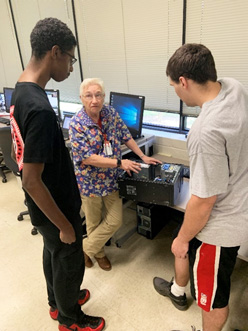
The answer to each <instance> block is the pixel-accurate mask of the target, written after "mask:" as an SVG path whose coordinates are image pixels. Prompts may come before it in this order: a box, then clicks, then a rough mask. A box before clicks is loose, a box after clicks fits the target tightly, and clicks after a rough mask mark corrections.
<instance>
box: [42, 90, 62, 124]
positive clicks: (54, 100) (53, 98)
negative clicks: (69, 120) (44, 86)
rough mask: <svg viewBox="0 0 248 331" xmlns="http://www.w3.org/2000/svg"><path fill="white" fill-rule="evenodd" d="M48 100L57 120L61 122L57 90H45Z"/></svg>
mask: <svg viewBox="0 0 248 331" xmlns="http://www.w3.org/2000/svg"><path fill="white" fill-rule="evenodd" d="M45 92H46V94H47V97H48V100H49V102H50V104H51V106H52V107H53V109H54V111H55V113H56V115H57V117H58V120H59V121H61V120H62V118H61V113H60V107H59V90H45Z"/></svg>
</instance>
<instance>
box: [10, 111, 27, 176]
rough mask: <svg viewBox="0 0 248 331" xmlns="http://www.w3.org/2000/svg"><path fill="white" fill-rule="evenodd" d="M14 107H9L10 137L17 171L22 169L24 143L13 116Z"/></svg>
mask: <svg viewBox="0 0 248 331" xmlns="http://www.w3.org/2000/svg"><path fill="white" fill-rule="evenodd" d="M14 109H15V106H11V107H10V125H11V135H12V141H13V146H14V151H15V156H16V162H17V165H18V168H19V171H21V170H22V168H23V155H24V142H23V139H22V135H21V132H20V129H19V126H18V124H17V123H16V120H15V118H14V116H13V114H14Z"/></svg>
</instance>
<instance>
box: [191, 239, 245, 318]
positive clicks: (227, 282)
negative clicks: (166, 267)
mask: <svg viewBox="0 0 248 331" xmlns="http://www.w3.org/2000/svg"><path fill="white" fill-rule="evenodd" d="M239 247H240V246H236V247H220V246H214V245H209V244H206V243H203V242H201V241H200V240H198V239H196V238H194V239H192V240H191V241H190V244H189V263H190V283H191V294H192V296H193V297H194V298H195V300H196V302H197V304H198V306H199V307H201V308H202V309H203V310H205V311H207V312H208V311H210V310H212V309H214V308H224V307H226V306H227V305H228V301H229V296H230V288H231V274H232V272H233V269H234V266H235V262H236V258H237V254H238V250H239Z"/></svg>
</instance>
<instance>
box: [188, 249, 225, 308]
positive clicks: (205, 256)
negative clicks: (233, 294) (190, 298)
mask: <svg viewBox="0 0 248 331" xmlns="http://www.w3.org/2000/svg"><path fill="white" fill-rule="evenodd" d="M219 256H220V249H219V248H218V247H216V246H214V245H209V244H204V243H203V244H202V245H201V246H200V247H199V249H198V251H197V255H196V260H195V266H194V274H195V277H196V278H197V280H196V279H195V280H196V281H195V289H196V301H197V304H198V306H199V307H201V308H202V309H204V310H205V311H210V310H212V309H213V308H212V304H213V301H214V297H215V292H216V289H217V275H218V266H219ZM216 268H217V269H216Z"/></svg>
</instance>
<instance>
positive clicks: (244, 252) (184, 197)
mask: <svg viewBox="0 0 248 331" xmlns="http://www.w3.org/2000/svg"><path fill="white" fill-rule="evenodd" d="M153 157H155V158H156V159H158V160H160V161H162V162H167V163H177V164H184V165H186V166H189V162H188V161H187V160H181V159H177V158H173V157H170V156H168V155H164V154H159V153H158V154H154V155H153ZM189 199H190V184H189V179H188V178H183V184H182V186H181V192H180V194H179V195H178V197H177V199H176V201H175V204H174V205H173V206H168V207H170V208H172V209H176V210H179V211H181V212H183V213H184V212H185V210H186V206H187V203H188V201H189ZM128 202H129V201H128ZM136 229H137V227H135V228H134V229H131V230H130V231H129V232H128V233H126V234H125V235H124V236H123V237H121V238H119V239H118V240H116V245H117V247H121V245H122V244H123V243H124V242H125V241H126V240H127V239H128V238H129V237H130V236H131V235H132V234H133V233H135V232H136ZM238 257H239V258H240V259H242V260H244V261H247V262H248V242H247V243H245V244H242V245H241V247H240V249H239V252H238Z"/></svg>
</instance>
